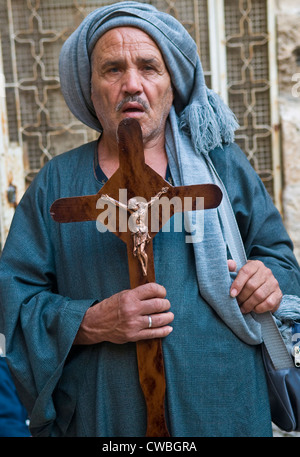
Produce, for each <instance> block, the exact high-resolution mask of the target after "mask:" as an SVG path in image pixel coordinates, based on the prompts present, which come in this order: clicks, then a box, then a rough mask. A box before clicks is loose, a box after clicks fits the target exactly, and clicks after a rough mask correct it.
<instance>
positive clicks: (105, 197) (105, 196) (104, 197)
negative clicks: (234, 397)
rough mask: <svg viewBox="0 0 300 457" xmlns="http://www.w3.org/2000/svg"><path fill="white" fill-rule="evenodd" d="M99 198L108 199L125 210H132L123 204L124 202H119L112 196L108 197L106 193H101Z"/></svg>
mask: <svg viewBox="0 0 300 457" xmlns="http://www.w3.org/2000/svg"><path fill="white" fill-rule="evenodd" d="M101 199H102V200H106V201H108V202H110V203H113V204H114V205H116V206H118V207H119V208H123V209H125V210H126V211H130V212H132V211H131V210H130V209H129V208H128V206H127V205H124V203H121V202H119V201H118V200H115V199H114V198H112V197H110V196H109V195H107V194H103V195H101Z"/></svg>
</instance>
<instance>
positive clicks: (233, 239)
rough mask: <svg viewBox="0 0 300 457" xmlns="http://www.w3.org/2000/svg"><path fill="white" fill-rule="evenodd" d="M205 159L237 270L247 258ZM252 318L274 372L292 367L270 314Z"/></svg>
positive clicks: (217, 180)
mask: <svg viewBox="0 0 300 457" xmlns="http://www.w3.org/2000/svg"><path fill="white" fill-rule="evenodd" d="M205 157H206V159H207V163H208V166H209V169H210V171H211V176H212V179H213V181H214V183H215V184H217V185H218V186H219V187H220V188H221V190H222V192H223V200H222V203H221V205H220V206H219V208H218V211H219V213H220V216H221V220H222V223H223V226H224V235H225V239H226V242H227V245H228V248H229V250H230V253H231V255H232V258H233V260H235V262H236V264H237V270H239V269H240V268H241V267H242V266H243V265H245V263H246V262H247V256H246V253H245V249H244V244H243V242H242V238H241V234H240V231H239V228H238V225H237V222H236V218H235V215H234V212H233V209H232V206H231V203H230V200H229V197H228V194H227V190H226V188H225V185H224V183H223V181H222V180H221V178H220V177H219V175H218V173H217V170H216V169H215V166H214V164H213V162H212V160H211V158H210V157H209V156H208V155H205ZM252 317H253V318H254V319H255V320H256V321H257V322H259V323H260V325H261V330H262V338H263V341H264V345H265V347H266V349H267V351H268V354H269V356H270V358H271V360H272V363H273V365H274V368H275V369H276V370H280V369H284V368H291V367H293V366H294V364H293V360H292V357H291V356H290V354H289V352H288V350H287V348H286V345H285V343H284V341H283V338H282V336H281V333H280V331H279V329H278V327H277V325H276V322H275V320H274V318H273V316H272V314H271V313H270V312H266V313H263V314H256V313H252Z"/></svg>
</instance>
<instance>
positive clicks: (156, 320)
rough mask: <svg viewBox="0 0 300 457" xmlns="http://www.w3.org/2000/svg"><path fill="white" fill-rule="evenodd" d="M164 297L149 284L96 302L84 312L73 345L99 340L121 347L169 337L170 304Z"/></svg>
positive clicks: (171, 317)
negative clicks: (136, 342) (130, 343)
mask: <svg viewBox="0 0 300 457" xmlns="http://www.w3.org/2000/svg"><path fill="white" fill-rule="evenodd" d="M165 296H166V289H165V288H164V287H163V286H160V285H159V284H156V283H150V284H144V285H142V286H138V287H136V288H135V289H131V290H124V291H122V292H119V293H117V294H115V295H113V296H112V297H109V298H107V299H105V300H103V301H101V302H99V303H96V304H95V305H94V306H92V307H91V308H89V309H88V310H87V312H86V313H85V315H84V318H83V320H82V323H81V326H80V328H79V330H78V333H77V335H76V338H75V341H74V344H94V343H100V342H103V341H110V342H111V343H117V344H123V343H127V342H130V341H132V342H133V341H139V340H147V339H153V338H163V337H165V336H167V335H169V333H170V332H171V331H172V330H173V329H172V327H170V325H169V324H170V323H171V322H172V321H173V319H174V315H173V313H172V312H170V311H169V309H170V302H169V300H167V299H166V298H165ZM149 316H151V319H152V322H151V324H152V325H151V328H149Z"/></svg>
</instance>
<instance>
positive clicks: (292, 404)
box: [262, 344, 300, 432]
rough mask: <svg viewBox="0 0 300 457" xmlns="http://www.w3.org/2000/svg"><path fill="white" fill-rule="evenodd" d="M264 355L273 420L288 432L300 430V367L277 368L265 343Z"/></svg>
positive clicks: (263, 346) (263, 347)
mask: <svg viewBox="0 0 300 457" xmlns="http://www.w3.org/2000/svg"><path fill="white" fill-rule="evenodd" d="M262 355H263V361H264V365H265V370H266V377H267V382H268V391H269V398H270V406H271V416H272V421H273V422H274V424H276V425H277V426H278V427H279V428H280V429H282V430H285V431H286V432H292V431H300V369H299V368H296V367H295V366H292V367H289V368H281V369H277V370H276V369H275V368H274V366H273V364H272V362H271V359H270V357H269V354H268V352H267V350H266V347H265V345H264V344H262ZM291 360H292V358H291Z"/></svg>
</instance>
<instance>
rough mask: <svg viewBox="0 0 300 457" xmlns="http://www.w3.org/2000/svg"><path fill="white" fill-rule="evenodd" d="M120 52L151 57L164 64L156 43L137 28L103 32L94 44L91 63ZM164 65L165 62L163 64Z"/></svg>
mask: <svg viewBox="0 0 300 457" xmlns="http://www.w3.org/2000/svg"><path fill="white" fill-rule="evenodd" d="M122 52H134V53H139V54H141V55H143V56H145V57H149V58H151V57H153V58H155V59H159V60H161V61H162V62H164V58H163V55H162V53H161V50H160V48H159V47H158V45H157V43H156V42H155V41H154V40H153V39H152V37H151V36H150V35H148V34H147V33H146V32H144V31H143V30H141V29H139V28H138V27H128V26H124V27H116V28H113V29H110V30H108V31H107V32H105V33H104V34H103V35H102V36H101V37H100V38H99V39H98V41H97V42H96V44H95V46H94V49H93V51H92V55H91V59H92V61H93V60H94V59H95V57H96V58H97V59H98V58H99V59H102V58H111V57H113V56H114V55H118V54H120V53H122ZM164 64H165V62H164Z"/></svg>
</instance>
